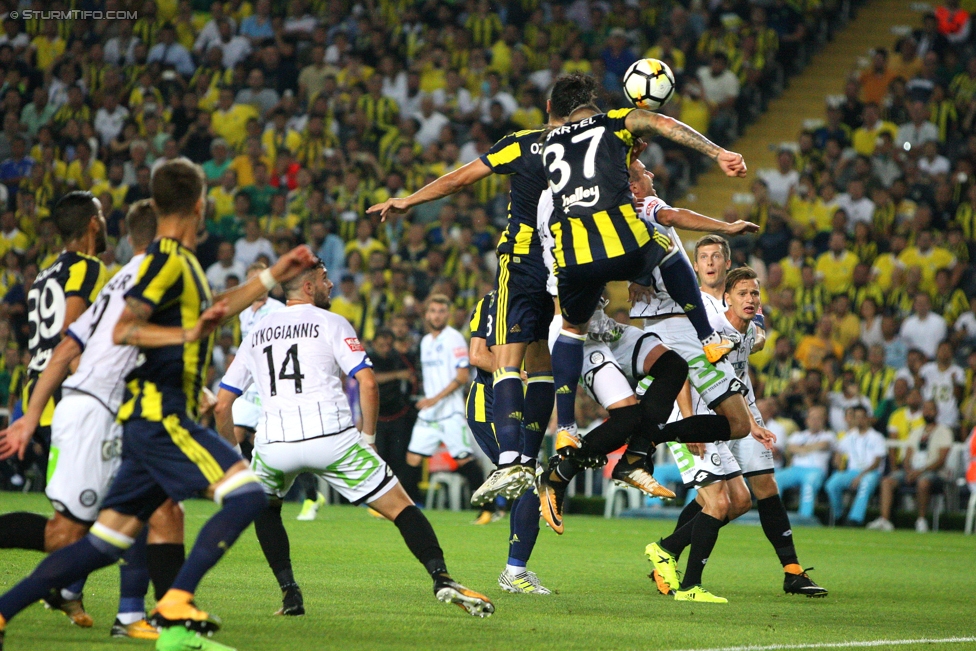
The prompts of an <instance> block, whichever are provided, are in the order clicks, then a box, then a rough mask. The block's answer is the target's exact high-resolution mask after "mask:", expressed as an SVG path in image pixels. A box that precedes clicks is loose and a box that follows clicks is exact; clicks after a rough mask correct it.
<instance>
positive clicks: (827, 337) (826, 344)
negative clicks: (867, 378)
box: [793, 314, 844, 370]
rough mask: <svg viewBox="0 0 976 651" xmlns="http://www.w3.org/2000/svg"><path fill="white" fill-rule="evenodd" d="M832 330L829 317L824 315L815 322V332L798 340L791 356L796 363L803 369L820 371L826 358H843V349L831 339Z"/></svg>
mask: <svg viewBox="0 0 976 651" xmlns="http://www.w3.org/2000/svg"><path fill="white" fill-rule="evenodd" d="M833 329H834V320H833V317H832V316H831V315H829V314H828V315H825V316H823V317H821V318H820V321H818V322H817V332H816V333H815V334H812V335H806V336H805V337H803V338H802V339H800V343H799V345H797V347H796V352H795V353H794V354H793V356H794V357H795V358H796V361H798V362H800V364H802V365H803V368H805V369H807V370H810V369H813V368H815V369H821V368H822V367H823V362H824V360H825V359H826V358H827V357H830V356H833V357H835V358H836V359H843V358H844V349H843V348H841V347H840V344H838V343H837V342H836V341H834V340H833V339H831V334H832V333H833Z"/></svg>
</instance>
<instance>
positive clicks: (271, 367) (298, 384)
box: [264, 344, 305, 396]
mask: <svg viewBox="0 0 976 651" xmlns="http://www.w3.org/2000/svg"><path fill="white" fill-rule="evenodd" d="M264 354H265V356H267V358H268V377H269V378H270V379H271V395H273V396H276V395H278V384H277V382H276V381H275V363H274V355H273V354H272V353H271V346H268V347H266V348H265V349H264ZM289 361H290V362H291V364H292V366H291V373H288V372H287V371H288V362H289ZM304 377H305V376H304V375H302V365H301V364H299V363H298V344H292V345H291V348H289V349H288V352H287V353H286V354H285V361H283V362H282V363H281V370H280V371H278V379H279V380H294V382H295V393H301V392H302V378H304Z"/></svg>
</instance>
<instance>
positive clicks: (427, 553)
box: [393, 504, 448, 580]
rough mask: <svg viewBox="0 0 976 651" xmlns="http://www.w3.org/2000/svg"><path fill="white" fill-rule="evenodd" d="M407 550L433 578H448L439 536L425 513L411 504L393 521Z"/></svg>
mask: <svg viewBox="0 0 976 651" xmlns="http://www.w3.org/2000/svg"><path fill="white" fill-rule="evenodd" d="M393 524H395V525H396V527H397V529H399V530H400V535H401V536H403V542H405V543H406V544H407V548H408V549H410V552H411V553H412V554H413V555H414V556H415V557H416V558H417V560H418V561H420V562H421V564H422V565H423V566H424V567H425V568H426V569H427V573H428V574H430V576H431V578H433V579H434V580H437V579H438V578H439V577H444V576H447V575H448V574H447V564H446V563H445V562H444V552H443V551H442V550H441V546H440V543H438V542H437V534H435V533H434V528H433V527H431V526H430V522H429V521H428V520H427V518H426V517H425V516H424V513H423V511H421V510H420V509H418V508H417V507H416V506H415V505H413V504H411V505H410V506H408V507H407V508H405V509H403V510H402V511H400V515H398V516H397V517H396V520H394V521H393Z"/></svg>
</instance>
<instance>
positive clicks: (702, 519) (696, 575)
mask: <svg viewBox="0 0 976 651" xmlns="http://www.w3.org/2000/svg"><path fill="white" fill-rule="evenodd" d="M690 526H691V527H692V532H691V550H690V551H689V552H688V567H687V568H685V576H684V579H682V581H681V589H682V590H687V589H688V588H690V587H692V586H695V585H700V584H701V577H702V571H703V570H704V569H705V563H707V562H708V557H709V556H711V554H712V550H713V549H714V548H715V543H716V541H718V530H719V529H721V528H722V521H721V520H718V519H716V518H713V517H712V516H710V515H708V514H707V513H699V514H698V517H696V518H695V520H694V522H692V523H691V525H690ZM685 528H687V527H685Z"/></svg>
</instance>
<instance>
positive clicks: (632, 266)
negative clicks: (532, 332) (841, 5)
mask: <svg viewBox="0 0 976 651" xmlns="http://www.w3.org/2000/svg"><path fill="white" fill-rule="evenodd" d="M667 253H668V252H667V250H666V249H665V248H664V247H663V245H662V244H661V243H660V242H658V240H656V239H652V240H651V241H650V242H648V243H647V244H645V245H644V246H643V247H642V248H640V249H637V250H636V251H630V252H629V253H625V254H623V255H619V256H616V257H614V258H605V259H603V260H594V261H593V262H587V263H586V264H576V265H570V266H566V267H560V268H559V269H558V270H557V271H556V286H557V289H558V291H559V309H560V310H561V311H562V314H563V319H565V320H566V321H567V322H569V323H571V324H572V325H582V324H584V323H586V322H587V321H589V320H590V317H592V316H593V313H594V312H595V311H596V308H597V306H598V305H599V304H600V297H601V296H602V295H603V288H604V287H606V284H607V283H608V282H611V281H614V280H629V281H633V282H636V283H639V284H641V285H650V284H651V277H652V274H653V271H654V269H655V268H656V267H657V266H658V265H660V264H661V261H662V260H663V259H664V256H665V255H667Z"/></svg>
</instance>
